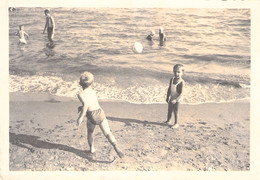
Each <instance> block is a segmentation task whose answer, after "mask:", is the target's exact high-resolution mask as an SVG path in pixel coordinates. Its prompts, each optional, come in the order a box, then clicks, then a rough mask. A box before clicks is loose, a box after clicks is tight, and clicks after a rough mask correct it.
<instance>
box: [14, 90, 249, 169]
mask: <svg viewBox="0 0 260 180" xmlns="http://www.w3.org/2000/svg"><path fill="white" fill-rule="evenodd" d="M9 104H10V122H9V140H10V146H9V147H10V149H9V152H10V154H9V155H10V156H9V159H10V162H9V168H10V171H56V170H58V171H93V170H94V171H104V170H105V171H112V170H120V171H129V170H130V171H133V170H134V171H154V170H155V171H158V170H163V171H172V170H175V171H183V170H186V171H234V170H240V171H249V170H250V104H249V103H248V102H239V103H237V102H236V103H221V104H216V103H215V104H214V103H211V104H200V105H196V106H192V105H181V107H180V118H179V125H180V126H179V128H178V129H172V128H170V127H169V126H167V125H165V124H164V123H163V122H164V121H165V119H166V114H167V104H166V103H165V104H131V103H126V102H100V105H101V107H102V108H103V109H104V111H105V114H106V116H107V119H108V122H109V125H110V129H111V131H112V133H113V134H114V136H115V138H116V139H117V141H118V144H119V146H120V147H122V150H123V151H124V152H125V156H126V157H125V158H124V159H119V158H118V157H117V155H116V153H115V152H114V150H113V148H112V147H111V145H110V144H109V143H108V141H107V139H106V138H105V137H104V135H103V134H102V132H101V130H100V128H99V127H96V129H95V132H94V137H95V146H96V149H97V151H96V153H95V154H94V156H93V155H92V154H90V153H89V152H88V150H89V146H88V144H87V140H86V125H81V126H80V127H78V126H77V125H76V118H77V116H78V114H77V107H78V106H79V105H81V104H80V102H78V101H75V100H73V99H70V98H65V99H64V98H61V97H53V96H47V97H46V96H41V95H39V94H12V93H10V103H9ZM84 122H85V121H84ZM84 122H83V124H84Z"/></svg>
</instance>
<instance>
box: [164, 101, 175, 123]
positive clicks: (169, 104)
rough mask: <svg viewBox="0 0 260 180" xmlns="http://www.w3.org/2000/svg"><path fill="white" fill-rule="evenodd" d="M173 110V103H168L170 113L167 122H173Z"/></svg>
mask: <svg viewBox="0 0 260 180" xmlns="http://www.w3.org/2000/svg"><path fill="white" fill-rule="evenodd" d="M172 112H173V104H172V103H171V102H169V103H168V115H167V121H166V122H165V123H169V122H171V119H172Z"/></svg>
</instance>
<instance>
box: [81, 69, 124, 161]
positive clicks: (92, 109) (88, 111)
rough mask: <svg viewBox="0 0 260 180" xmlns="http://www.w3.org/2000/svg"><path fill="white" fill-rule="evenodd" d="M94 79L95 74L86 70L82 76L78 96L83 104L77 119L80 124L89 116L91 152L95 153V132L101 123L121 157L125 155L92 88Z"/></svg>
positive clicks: (88, 128) (88, 127)
mask: <svg viewBox="0 0 260 180" xmlns="http://www.w3.org/2000/svg"><path fill="white" fill-rule="evenodd" d="M93 81H94V76H93V74H91V73H90V72H85V73H83V74H82V75H81V77H80V82H79V84H80V85H81V87H82V88H83V91H82V92H80V93H79V94H78V98H79V100H80V102H81V103H82V105H83V106H80V107H79V108H78V110H79V112H80V115H79V117H78V119H77V123H78V126H79V125H80V124H81V123H82V121H83V118H84V116H85V115H86V116H87V136H88V144H89V146H90V152H91V153H94V152H95V148H94V138H93V132H94V129H95V127H96V125H99V127H100V129H101V130H102V132H103V134H104V135H105V137H106V138H107V139H108V141H109V142H110V143H111V145H112V146H113V147H114V149H115V151H116V153H117V154H118V156H119V157H120V158H123V157H124V154H123V153H122V152H121V150H120V149H119V148H118V145H117V142H116V139H115V137H114V136H113V134H112V133H111V131H110V128H109V125H108V121H107V118H106V116H105V113H104V111H103V109H102V108H101V107H100V106H99V103H98V99H97V96H96V92H95V91H94V90H93V89H92V88H91V84H92V83H93Z"/></svg>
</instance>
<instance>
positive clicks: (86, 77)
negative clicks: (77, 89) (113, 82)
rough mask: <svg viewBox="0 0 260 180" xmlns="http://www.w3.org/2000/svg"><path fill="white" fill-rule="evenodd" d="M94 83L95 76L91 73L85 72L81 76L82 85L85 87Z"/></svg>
mask: <svg viewBox="0 0 260 180" xmlns="http://www.w3.org/2000/svg"><path fill="white" fill-rule="evenodd" d="M93 82H94V75H93V74H92V73H90V72H87V71H86V72H84V73H82V74H81V76H80V81H79V83H80V85H81V86H83V87H89V86H90V85H91V84H92V83H93Z"/></svg>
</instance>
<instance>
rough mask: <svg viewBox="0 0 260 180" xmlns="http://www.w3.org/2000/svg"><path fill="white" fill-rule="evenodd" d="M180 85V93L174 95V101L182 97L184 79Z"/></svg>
mask: <svg viewBox="0 0 260 180" xmlns="http://www.w3.org/2000/svg"><path fill="white" fill-rule="evenodd" d="M179 85H180V93H179V96H177V97H176V99H175V100H176V101H179V100H180V98H181V97H182V95H183V90H184V81H182V83H180V84H179Z"/></svg>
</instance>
